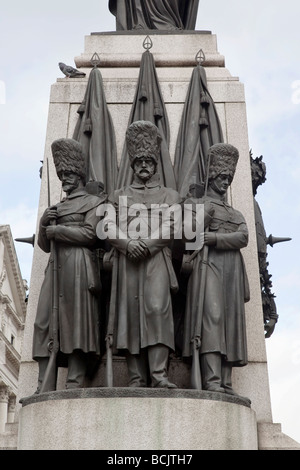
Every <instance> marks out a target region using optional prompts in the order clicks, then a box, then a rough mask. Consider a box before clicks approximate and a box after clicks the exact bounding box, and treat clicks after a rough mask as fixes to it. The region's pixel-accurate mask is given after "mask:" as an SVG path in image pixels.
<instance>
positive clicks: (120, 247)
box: [105, 175, 181, 354]
mask: <svg viewBox="0 0 300 470" xmlns="http://www.w3.org/2000/svg"><path fill="white" fill-rule="evenodd" d="M120 198H122V199H120ZM109 200H110V202H111V203H112V204H113V205H114V207H115V208H116V211H117V217H118V228H117V236H116V221H115V220H113V218H112V217H110V216H108V217H107V218H106V219H105V224H106V226H107V233H108V238H109V241H110V243H111V245H112V246H113V247H114V248H115V249H116V250H117V251H118V258H117V265H115V266H114V269H117V284H116V286H115V290H114V286H112V298H111V305H113V306H116V329H115V334H114V347H115V348H117V349H118V350H119V351H120V350H127V351H129V352H130V353H131V354H139V353H140V349H141V348H146V347H147V346H152V345H156V344H164V345H165V346H168V347H169V348H170V349H171V350H174V324H173V312H172V301H171V290H174V291H175V290H176V289H177V288H178V284H177V279H176V276H175V273H174V270H173V266H172V260H171V251H170V248H169V245H170V243H171V241H172V238H173V237H174V226H173V224H172V223H171V224H169V211H170V208H172V207H173V209H175V212H176V214H175V217H179V218H180V217H181V206H180V204H179V202H180V197H179V194H178V193H177V192H176V191H175V190H173V189H170V188H165V187H164V186H161V185H160V182H159V178H158V175H154V177H152V178H151V180H150V181H149V182H147V184H146V185H144V184H143V183H142V182H140V181H138V180H137V179H136V178H135V179H134V181H133V183H132V184H131V185H130V186H128V187H124V188H122V189H119V190H116V191H115V192H114V194H113V195H112V196H111V197H110V198H109ZM120 203H121V204H122V207H121V204H120ZM135 204H142V205H143V207H144V211H139V210H137V206H134V205H135ZM162 204H163V205H164V206H163V215H162V214H161V213H159V212H157V213H155V211H154V212H151V205H162ZM139 207H140V206H139ZM152 208H153V206H152ZM151 216H152V217H153V220H156V222H157V223H158V227H159V229H158V230H157V232H155V233H152V237H151V234H150V236H149V233H150V232H149V228H150V226H151V222H150V220H151ZM124 222H127V226H128V230H127V233H126V232H125V230H122V229H123V225H124ZM135 226H139V227H140V228H141V232H140V235H138V234H137V235H134V234H133V233H132V232H131V233H130V235H131V236H129V235H128V232H129V231H130V230H131V229H133V228H134V227H135ZM152 228H153V226H152ZM169 229H170V230H169ZM159 232H160V234H159ZM134 238H136V239H137V238H142V239H143V241H144V242H145V243H146V245H147V247H148V250H149V256H148V257H147V258H146V259H145V260H141V261H138V262H136V261H132V260H130V259H129V258H128V256H127V245H128V243H129V241H130V239H134Z"/></svg>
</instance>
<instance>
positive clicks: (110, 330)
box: [105, 248, 119, 387]
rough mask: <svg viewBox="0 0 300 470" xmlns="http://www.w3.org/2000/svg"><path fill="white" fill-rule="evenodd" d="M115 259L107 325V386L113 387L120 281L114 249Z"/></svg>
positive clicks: (117, 255) (116, 253)
mask: <svg viewBox="0 0 300 470" xmlns="http://www.w3.org/2000/svg"><path fill="white" fill-rule="evenodd" d="M113 252H114V259H113V266H112V288H111V297H110V298H111V301H110V305H109V318H108V325H107V334H106V338H105V342H106V386H107V387H113V352H112V348H113V341H114V326H115V318H116V303H117V283H118V268H119V263H118V259H119V252H118V250H117V249H116V248H115V249H113Z"/></svg>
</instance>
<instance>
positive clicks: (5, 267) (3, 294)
mask: <svg viewBox="0 0 300 470" xmlns="http://www.w3.org/2000/svg"><path fill="white" fill-rule="evenodd" d="M26 284H27V283H26V281H24V280H23V279H22V275H21V271H20V267H19V263H18V259H17V255H16V251H15V245H14V241H13V238H12V234H11V230H10V227H9V225H0V448H11V447H12V446H14V438H15V432H14V424H13V423H14V418H15V416H14V415H15V407H16V396H17V389H18V378H19V368H20V359H21V348H22V340H23V331H24V324H25V318H26V291H27V285H26Z"/></svg>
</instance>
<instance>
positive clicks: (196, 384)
mask: <svg viewBox="0 0 300 470" xmlns="http://www.w3.org/2000/svg"><path fill="white" fill-rule="evenodd" d="M191 388H192V389H194V390H202V379H201V369H200V358H199V349H198V348H197V347H196V346H195V345H194V346H193V361H192V368H191Z"/></svg>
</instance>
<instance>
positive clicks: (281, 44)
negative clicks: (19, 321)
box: [0, 0, 300, 442]
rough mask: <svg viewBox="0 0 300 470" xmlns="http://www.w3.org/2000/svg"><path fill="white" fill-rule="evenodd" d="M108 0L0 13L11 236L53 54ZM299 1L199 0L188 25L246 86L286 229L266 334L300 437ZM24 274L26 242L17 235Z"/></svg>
mask: <svg viewBox="0 0 300 470" xmlns="http://www.w3.org/2000/svg"><path fill="white" fill-rule="evenodd" d="M107 4H108V2H107V1H106V0H101V1H99V0H89V1H87V2H82V1H79V0H72V1H71V0H60V1H58V0H52V1H51V2H41V1H40V0H39V1H38V0H26V2H23V1H21V0H14V1H11V2H5V3H4V4H3V5H1V18H0V44H1V48H0V137H1V138H0V148H1V151H0V158H1V176H0V178H1V180H0V223H2V224H9V225H10V226H11V229H12V232H13V236H14V238H16V237H24V236H31V235H32V234H33V233H35V231H36V212H37V207H38V201H39V190H40V179H39V168H40V160H42V159H43V154H44V145H45V135H46V127H47V113H48V102H49V94H50V87H51V84H52V83H54V82H55V81H56V79H57V78H60V77H62V75H61V72H60V70H59V69H58V65H57V64H58V62H59V61H62V62H65V63H67V64H70V65H74V57H76V56H78V55H80V54H81V53H82V52H83V48H84V36H86V35H89V34H90V33H91V32H95V31H114V30H115V21H114V17H113V16H112V15H111V14H110V12H109V10H108V6H107ZM299 17H300V3H299V2H298V1H297V0H287V1H285V2H284V3H283V2H281V1H279V0H251V1H245V0H244V1H241V0H227V1H226V2H225V1H224V0H215V1H212V0H200V8H199V15H198V21H197V26H196V29H198V30H209V31H212V33H214V34H216V35H217V39H218V48H219V52H220V53H221V54H223V55H224V56H225V61H226V67H227V68H228V69H229V70H230V72H231V74H232V75H234V76H238V77H239V78H240V80H241V82H242V83H243V84H244V85H245V93H246V100H247V115H248V129H249V142H250V147H251V148H252V150H253V155H254V157H256V156H260V155H263V156H264V162H265V163H266V165H267V181H266V183H265V184H264V185H263V186H262V187H260V188H259V190H258V196H257V200H258V202H259V204H260V206H261V209H262V211H263V216H264V221H265V225H266V230H267V232H268V234H271V233H272V234H273V235H275V236H289V237H292V239H293V240H292V242H289V243H287V244H282V245H277V246H275V247H274V248H271V247H270V248H269V257H268V259H269V263H270V266H269V268H270V273H271V274H272V275H273V277H272V281H273V291H274V292H275V294H276V296H277V297H276V304H277V308H278V313H279V315H280V319H279V323H278V325H277V328H276V330H275V333H274V335H273V336H272V338H270V339H269V340H267V350H268V358H269V360H268V363H269V374H270V384H271V397H272V408H273V417H274V421H275V422H280V423H282V426H283V432H285V433H286V434H288V435H289V436H290V437H293V438H294V439H296V440H298V442H300V424H299V419H297V416H298V417H299V416H300V405H299V403H298V400H297V395H298V390H299V389H300V302H299V292H300V272H299V261H300V256H299V242H300V236H299V232H300V221H299V219H300V196H299V189H298V188H299V185H300V156H299V120H300V62H299V50H298V49H299V44H300V32H299V24H298V23H299ZM16 249H17V253H18V257H19V262H20V267H21V271H22V275H23V277H24V278H26V279H27V280H28V281H29V279H30V269H31V258H32V247H31V246H27V245H20V244H16Z"/></svg>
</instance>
